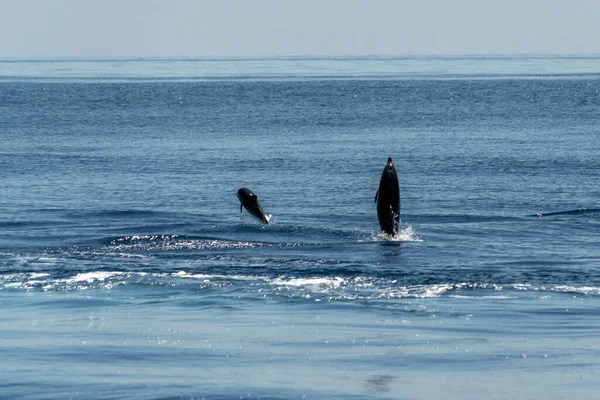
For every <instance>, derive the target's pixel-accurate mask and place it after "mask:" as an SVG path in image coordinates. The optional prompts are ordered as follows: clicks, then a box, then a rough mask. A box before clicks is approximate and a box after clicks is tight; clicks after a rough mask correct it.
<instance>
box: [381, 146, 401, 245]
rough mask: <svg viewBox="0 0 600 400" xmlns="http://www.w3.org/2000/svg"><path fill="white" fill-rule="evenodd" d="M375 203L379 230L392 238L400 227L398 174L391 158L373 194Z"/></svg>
mask: <svg viewBox="0 0 600 400" xmlns="http://www.w3.org/2000/svg"><path fill="white" fill-rule="evenodd" d="M375 202H376V203H377V218H378V219H379V226H380V227H381V230H382V231H384V232H385V233H387V234H388V235H391V236H394V235H396V234H397V233H398V226H399V225H400V184H399V183H398V174H397V173H396V168H395V167H394V164H393V163H392V157H388V160H387V164H386V166H385V168H384V169H383V172H382V174H381V180H380V181H379V189H377V193H376V194H375Z"/></svg>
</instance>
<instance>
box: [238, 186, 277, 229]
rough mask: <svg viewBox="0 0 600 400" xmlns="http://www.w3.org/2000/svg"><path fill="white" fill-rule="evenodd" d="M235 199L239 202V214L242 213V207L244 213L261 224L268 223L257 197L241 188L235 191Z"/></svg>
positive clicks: (246, 189)
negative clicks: (247, 213) (244, 210)
mask: <svg viewBox="0 0 600 400" xmlns="http://www.w3.org/2000/svg"><path fill="white" fill-rule="evenodd" d="M237 198H238V199H239V200H240V212H242V207H244V208H245V209H246V211H248V212H249V213H250V214H251V215H253V216H254V217H256V218H258V219H259V220H260V221H261V222H262V223H263V224H268V223H269V217H268V216H267V215H265V212H264V211H263V209H262V207H261V205H260V202H259V201H258V196H257V195H255V194H254V192H253V191H252V190H250V189H248V188H241V189H240V190H238V191H237Z"/></svg>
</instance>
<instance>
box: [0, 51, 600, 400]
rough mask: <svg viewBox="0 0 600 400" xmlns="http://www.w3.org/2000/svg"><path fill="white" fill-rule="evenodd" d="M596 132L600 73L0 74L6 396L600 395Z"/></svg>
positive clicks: (168, 62) (86, 63) (379, 68)
mask: <svg viewBox="0 0 600 400" xmlns="http://www.w3.org/2000/svg"><path fill="white" fill-rule="evenodd" d="M599 138H600V56H528V55H522V56H464V57H425V56H423V57H288V58H281V57H280V58H278V57H273V58H245V59H244V58H215V59H193V58H179V59H162V58H148V59H57V60H45V59H42V60H17V59H2V60H0V171H1V178H0V188H1V190H0V233H1V234H0V398H1V399H53V400H54V399H154V400H159V399H160V400H167V399H432V398H434V399H435V398H439V399H482V398H486V399H509V398H510V399H542V398H543V399H596V398H597V396H598V394H597V393H598V391H599V390H600V335H599V334H598V332H599V331H600V201H599V199H600V178H599V177H600V156H599V155H600V140H599ZM388 157H392V159H393V161H394V164H395V166H396V169H397V172H398V176H399V181H400V191H401V206H400V216H401V222H400V232H399V234H398V235H397V236H395V237H389V236H387V235H385V234H382V233H381V232H380V228H379V224H378V220H377V212H376V206H375V203H374V200H375V193H376V191H377V188H378V184H379V178H380V176H381V173H382V171H383V168H384V166H385V164H386V161H387V158H388ZM241 187H248V188H250V189H251V190H253V191H254V192H255V193H256V194H257V195H258V197H259V199H260V202H261V204H262V207H263V209H264V210H265V212H267V213H268V214H270V215H271V216H272V217H271V218H272V221H273V223H272V224H270V225H262V224H260V223H259V222H258V221H257V220H255V219H254V218H252V217H251V216H250V215H249V214H248V213H247V212H246V211H243V212H242V213H240V203H239V201H238V199H237V198H236V192H237V190H238V189H239V188H241Z"/></svg>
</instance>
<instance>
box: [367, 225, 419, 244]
mask: <svg viewBox="0 0 600 400" xmlns="http://www.w3.org/2000/svg"><path fill="white" fill-rule="evenodd" d="M373 239H374V240H376V241H386V242H422V241H423V239H422V238H421V237H419V236H417V234H416V233H415V230H414V228H413V227H412V225H407V226H405V227H404V228H402V227H401V228H400V231H399V232H398V233H396V234H395V235H393V236H392V235H388V234H387V233H385V232H379V231H373Z"/></svg>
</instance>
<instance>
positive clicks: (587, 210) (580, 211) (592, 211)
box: [531, 208, 600, 217]
mask: <svg viewBox="0 0 600 400" xmlns="http://www.w3.org/2000/svg"><path fill="white" fill-rule="evenodd" d="M598 212H600V208H576V209H575V210H567V211H553V212H547V213H537V214H534V215H531V216H532V217H550V216H552V215H572V214H596V213H598Z"/></svg>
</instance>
